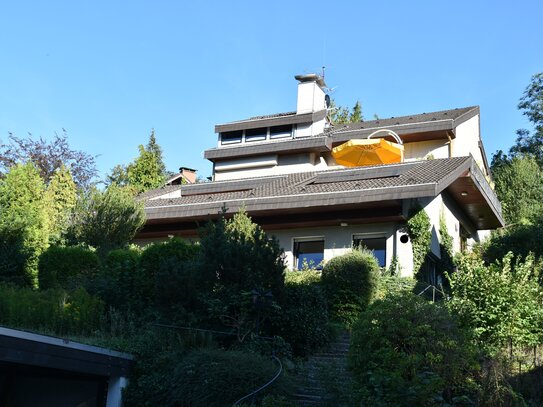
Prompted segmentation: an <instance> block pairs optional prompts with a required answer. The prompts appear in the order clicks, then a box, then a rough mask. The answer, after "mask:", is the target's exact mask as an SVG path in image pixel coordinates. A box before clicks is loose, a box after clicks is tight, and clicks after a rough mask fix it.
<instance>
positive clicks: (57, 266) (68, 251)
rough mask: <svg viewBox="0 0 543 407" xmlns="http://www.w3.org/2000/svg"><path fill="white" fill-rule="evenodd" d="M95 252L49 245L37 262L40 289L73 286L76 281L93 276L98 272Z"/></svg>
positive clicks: (81, 248) (80, 248)
mask: <svg viewBox="0 0 543 407" xmlns="http://www.w3.org/2000/svg"><path fill="white" fill-rule="evenodd" d="M98 268H99V260H98V256H96V254H95V253H94V252H93V251H91V250H89V249H85V248H83V247H61V246H52V247H49V248H48V249H47V250H46V251H45V252H44V253H43V254H42V255H41V256H40V260H39V263H38V281H39V286H40V288H41V289H48V288H60V287H62V288H73V287H74V286H76V285H77V283H78V282H80V281H82V280H84V279H86V278H93V277H94V276H95V275H96V273H97V272H98Z"/></svg>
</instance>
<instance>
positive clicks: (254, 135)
mask: <svg viewBox="0 0 543 407" xmlns="http://www.w3.org/2000/svg"><path fill="white" fill-rule="evenodd" d="M267 136H268V129H267V128H266V127H263V128H260V129H248V130H245V141H247V142H251V141H264V140H266V137H267Z"/></svg>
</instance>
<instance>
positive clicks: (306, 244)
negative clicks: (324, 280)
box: [294, 240, 324, 270]
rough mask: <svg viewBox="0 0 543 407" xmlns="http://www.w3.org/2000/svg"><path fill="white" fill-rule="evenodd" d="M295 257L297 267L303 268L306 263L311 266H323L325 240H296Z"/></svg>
mask: <svg viewBox="0 0 543 407" xmlns="http://www.w3.org/2000/svg"><path fill="white" fill-rule="evenodd" d="M294 257H295V261H296V268H297V269H298V270H301V269H303V267H304V264H305V265H307V266H309V267H316V268H318V269H320V268H322V264H321V263H322V261H323V260H324V240H314V241H301V242H300V241H295V242H294Z"/></svg>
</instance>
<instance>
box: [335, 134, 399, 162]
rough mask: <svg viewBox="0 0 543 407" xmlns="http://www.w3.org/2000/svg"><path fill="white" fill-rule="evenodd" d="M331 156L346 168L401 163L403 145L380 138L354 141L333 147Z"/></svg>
mask: <svg viewBox="0 0 543 407" xmlns="http://www.w3.org/2000/svg"><path fill="white" fill-rule="evenodd" d="M332 156H333V157H334V159H335V160H336V162H337V163H338V164H340V165H344V166H346V167H360V166H364V165H377V164H393V163H401V162H402V161H403V145H401V144H398V143H392V142H390V141H387V140H385V139H382V138H378V139H354V140H349V141H347V142H345V143H343V144H340V145H339V146H337V147H334V148H333V149H332Z"/></svg>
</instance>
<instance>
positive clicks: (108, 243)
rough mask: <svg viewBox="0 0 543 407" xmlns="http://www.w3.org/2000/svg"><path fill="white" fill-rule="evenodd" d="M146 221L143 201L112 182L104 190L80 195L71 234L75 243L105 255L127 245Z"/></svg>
mask: <svg viewBox="0 0 543 407" xmlns="http://www.w3.org/2000/svg"><path fill="white" fill-rule="evenodd" d="M144 222H145V212H144V210H143V204H142V203H141V202H138V201H136V200H135V199H134V197H133V196H132V194H131V193H130V192H129V191H127V190H125V189H123V188H121V187H119V186H117V185H115V184H112V185H110V186H109V187H108V188H107V189H106V190H105V191H104V192H102V191H99V190H97V189H91V190H90V191H89V192H88V193H87V194H85V195H82V196H80V198H79V200H78V203H77V206H76V209H75V216H74V219H73V220H72V225H71V227H70V230H69V231H68V236H69V240H70V241H71V242H72V243H74V244H77V243H86V244H88V245H89V246H93V247H95V248H96V249H97V253H98V254H99V256H100V257H104V256H105V255H106V254H107V253H108V252H109V251H110V250H113V249H117V248H122V247H126V245H127V244H128V243H129V242H130V241H131V240H132V239H133V237H134V236H135V234H136V232H137V231H138V230H139V229H140V228H141V227H142V226H143V223H144Z"/></svg>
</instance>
